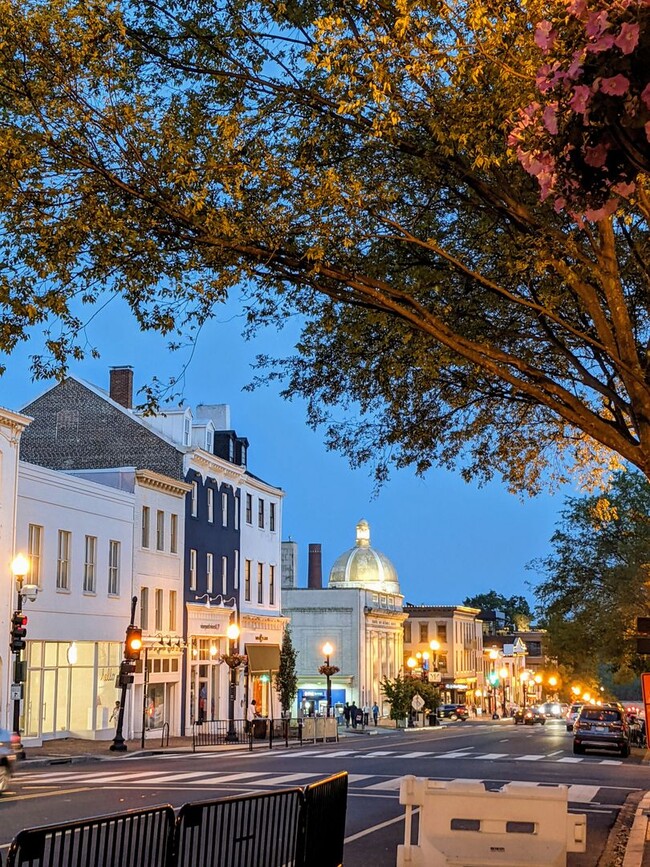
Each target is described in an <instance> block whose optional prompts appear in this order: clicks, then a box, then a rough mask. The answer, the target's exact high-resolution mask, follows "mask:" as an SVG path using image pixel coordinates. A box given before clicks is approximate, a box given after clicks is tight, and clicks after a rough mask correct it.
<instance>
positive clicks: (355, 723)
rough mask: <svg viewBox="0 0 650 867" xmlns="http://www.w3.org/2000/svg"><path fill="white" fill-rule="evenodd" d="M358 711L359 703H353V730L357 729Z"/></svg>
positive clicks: (351, 714)
mask: <svg viewBox="0 0 650 867" xmlns="http://www.w3.org/2000/svg"><path fill="white" fill-rule="evenodd" d="M357 710H358V708H357V703H356V702H355V701H353V702H352V707H351V708H350V722H351V723H352V728H353V729H355V728H356V727H357Z"/></svg>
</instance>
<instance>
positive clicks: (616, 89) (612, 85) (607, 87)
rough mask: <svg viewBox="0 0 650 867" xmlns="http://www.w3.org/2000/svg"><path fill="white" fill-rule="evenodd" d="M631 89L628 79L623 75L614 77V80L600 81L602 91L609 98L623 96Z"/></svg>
mask: <svg viewBox="0 0 650 867" xmlns="http://www.w3.org/2000/svg"><path fill="white" fill-rule="evenodd" d="M629 87H630V82H629V81H628V79H627V78H626V77H625V76H624V75H621V74H620V73H619V74H618V75H614V76H613V77H612V78H603V79H601V81H600V89H601V90H602V92H603V93H606V94H607V95H608V96H623V94H624V93H627V91H628V90H629Z"/></svg>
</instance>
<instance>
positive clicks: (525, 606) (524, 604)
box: [463, 590, 533, 630]
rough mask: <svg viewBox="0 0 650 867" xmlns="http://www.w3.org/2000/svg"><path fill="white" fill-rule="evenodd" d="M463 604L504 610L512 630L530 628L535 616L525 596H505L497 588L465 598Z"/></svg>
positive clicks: (507, 623) (507, 622)
mask: <svg viewBox="0 0 650 867" xmlns="http://www.w3.org/2000/svg"><path fill="white" fill-rule="evenodd" d="M463 605H469V606H470V607H471V608H482V609H489V610H491V611H503V613H504V614H505V616H506V628H507V629H511V630H525V629H528V627H529V625H530V621H531V618H532V616H533V613H532V611H531V610H530V604H529V602H528V600H527V599H526V597H525V596H503V594H501V593H497V591H496V590H489V591H488V592H487V593H477V594H476V595H475V596H470V597H468V598H467V599H465V600H463Z"/></svg>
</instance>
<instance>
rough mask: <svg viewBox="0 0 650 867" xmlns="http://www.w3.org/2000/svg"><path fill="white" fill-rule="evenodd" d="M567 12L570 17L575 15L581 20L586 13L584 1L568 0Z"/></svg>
mask: <svg viewBox="0 0 650 867" xmlns="http://www.w3.org/2000/svg"><path fill="white" fill-rule="evenodd" d="M567 11H568V12H570V13H571V15H575V17H576V18H582V16H583V15H584V14H585V12H586V11H587V2H586V0H568V2H567Z"/></svg>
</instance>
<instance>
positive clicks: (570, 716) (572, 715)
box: [565, 704, 582, 732]
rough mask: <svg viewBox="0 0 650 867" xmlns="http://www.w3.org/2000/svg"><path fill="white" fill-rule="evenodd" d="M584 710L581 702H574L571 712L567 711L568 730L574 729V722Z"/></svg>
mask: <svg viewBox="0 0 650 867" xmlns="http://www.w3.org/2000/svg"><path fill="white" fill-rule="evenodd" d="M581 710H582V705H581V704H572V705H571V707H570V708H569V712H568V713H567V715H566V717H565V719H566V730H567V731H568V732H572V731H573V723H574V722H575V721H576V720H577V719H578V715H579V713H580V711H581Z"/></svg>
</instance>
